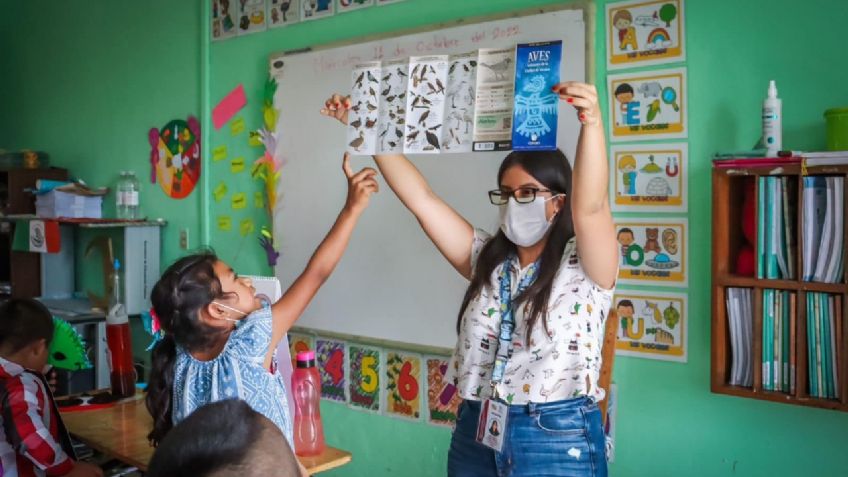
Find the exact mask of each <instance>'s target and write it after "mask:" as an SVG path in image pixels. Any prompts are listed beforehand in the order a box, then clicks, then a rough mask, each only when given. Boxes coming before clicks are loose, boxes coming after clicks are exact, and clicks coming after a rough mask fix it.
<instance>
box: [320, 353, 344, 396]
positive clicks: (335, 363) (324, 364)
mask: <svg viewBox="0 0 848 477" xmlns="http://www.w3.org/2000/svg"><path fill="white" fill-rule="evenodd" d="M315 354H316V356H317V358H318V371H319V374H320V375H321V397H322V398H324V399H328V400H330V401H340V402H345V401H346V400H347V396H346V394H345V389H346V387H347V383H346V382H345V377H346V375H347V373H346V372H345V344H344V342H343V341H337V340H332V339H327V338H318V339H316V340H315Z"/></svg>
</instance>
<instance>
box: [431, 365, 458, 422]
mask: <svg viewBox="0 0 848 477" xmlns="http://www.w3.org/2000/svg"><path fill="white" fill-rule="evenodd" d="M424 362H425V363H426V366H427V422H429V423H430V424H435V425H440V426H452V425H453V424H454V423H455V422H456V415H457V411H458V410H459V405H460V404H461V403H462V398H461V397H459V391H458V390H457V389H456V386H454V385H453V383H452V382H450V381H448V380H447V379H445V376H446V374H447V371H448V364H449V363H450V360H449V358H443V357H438V356H430V357H428V358H426V359H425V360H424Z"/></svg>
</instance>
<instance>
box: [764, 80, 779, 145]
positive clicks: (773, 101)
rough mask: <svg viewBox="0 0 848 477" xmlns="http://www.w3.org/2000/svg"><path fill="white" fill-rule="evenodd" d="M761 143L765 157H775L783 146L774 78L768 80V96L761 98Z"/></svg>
mask: <svg viewBox="0 0 848 477" xmlns="http://www.w3.org/2000/svg"><path fill="white" fill-rule="evenodd" d="M763 145H764V146H765V147H766V157H777V153H778V151H780V150H781V147H783V112H782V111H781V101H780V98H778V97H777V86H776V85H775V83H774V80H771V81H769V87H768V96H766V99H765V100H763Z"/></svg>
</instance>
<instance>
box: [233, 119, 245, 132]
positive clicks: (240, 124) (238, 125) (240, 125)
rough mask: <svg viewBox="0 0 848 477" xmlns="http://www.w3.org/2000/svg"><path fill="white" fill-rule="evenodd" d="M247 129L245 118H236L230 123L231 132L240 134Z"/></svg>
mask: <svg viewBox="0 0 848 477" xmlns="http://www.w3.org/2000/svg"><path fill="white" fill-rule="evenodd" d="M244 129H245V124H244V118H236V119H234V120H233V122H231V123H230V134H232V135H233V136H238V135H239V134H241V133H243V132H244Z"/></svg>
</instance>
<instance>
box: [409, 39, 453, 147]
mask: <svg viewBox="0 0 848 477" xmlns="http://www.w3.org/2000/svg"><path fill="white" fill-rule="evenodd" d="M447 81H448V56H447V55H435V56H414V57H412V58H410V59H409V81H408V83H407V85H408V86H407V92H406V137H405V140H404V145H403V151H404V152H405V153H409V154H415V153H425V154H438V153H439V152H441V149H442V144H441V134H442V131H441V129H442V123H443V122H444V116H445V93H446V90H445V84H446V83H447Z"/></svg>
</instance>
